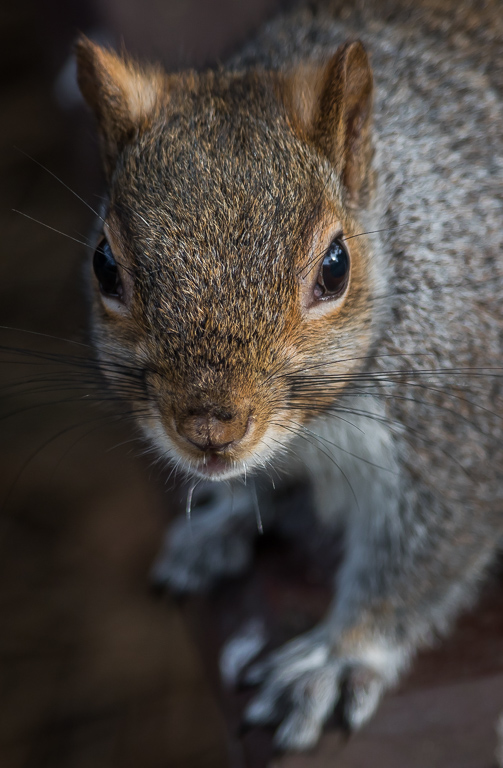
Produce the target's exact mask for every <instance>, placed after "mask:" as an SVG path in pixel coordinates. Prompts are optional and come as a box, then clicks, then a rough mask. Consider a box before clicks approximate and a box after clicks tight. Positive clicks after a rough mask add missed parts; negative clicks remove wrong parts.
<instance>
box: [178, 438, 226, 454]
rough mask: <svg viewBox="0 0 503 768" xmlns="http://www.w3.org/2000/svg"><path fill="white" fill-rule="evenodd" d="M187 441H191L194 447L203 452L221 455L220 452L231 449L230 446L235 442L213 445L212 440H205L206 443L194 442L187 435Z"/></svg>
mask: <svg viewBox="0 0 503 768" xmlns="http://www.w3.org/2000/svg"><path fill="white" fill-rule="evenodd" d="M184 437H185V439H186V440H188V441H189V443H191V444H192V445H194V446H195V447H196V448H199V450H201V451H211V452H212V453H220V451H223V450H225V449H226V448H228V447H229V445H232V443H233V442H234V440H230V441H229V442H228V443H212V442H211V440H205V441H204V442H203V441H201V442H199V441H196V440H192V438H190V437H188V436H187V435H184Z"/></svg>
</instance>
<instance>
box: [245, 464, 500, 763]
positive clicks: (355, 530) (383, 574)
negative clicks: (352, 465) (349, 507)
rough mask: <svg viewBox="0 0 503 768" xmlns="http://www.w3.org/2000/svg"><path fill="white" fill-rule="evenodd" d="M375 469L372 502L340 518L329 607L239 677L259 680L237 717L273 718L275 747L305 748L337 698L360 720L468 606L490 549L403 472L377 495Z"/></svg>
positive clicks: (351, 721) (483, 537)
mask: <svg viewBox="0 0 503 768" xmlns="http://www.w3.org/2000/svg"><path fill="white" fill-rule="evenodd" d="M377 477H378V476H377V474H376V476H375V478H374V480H375V482H376V485H375V486H374V490H375V495H374V498H375V501H376V507H375V508H373V509H372V507H371V506H368V507H367V508H362V507H361V506H360V509H359V510H354V514H352V515H350V516H349V517H348V522H347V528H346V557H345V561H344V563H343V565H342V568H341V572H340V575H339V578H338V583H337V594H336V599H335V600H334V603H333V605H332V607H331V609H330V611H329V614H328V616H327V617H326V619H325V620H324V621H323V623H322V624H321V625H320V626H318V627H316V628H315V629H314V630H312V631H311V632H309V633H307V634H306V635H304V636H302V637H300V638H297V639H295V640H293V641H291V642H290V643H288V644H287V645H285V646H283V647H282V648H280V649H278V650H277V651H275V652H273V653H271V654H270V655H269V656H267V657H266V658H265V659H264V660H262V661H259V662H256V663H255V664H253V665H252V666H251V667H250V668H249V669H248V672H247V674H246V676H245V678H244V681H245V682H246V683H249V684H252V685H260V691H259V693H258V694H257V695H256V697H255V698H254V699H252V701H251V703H250V704H249V705H248V709H247V711H246V712H245V720H246V721H247V722H248V723H250V724H256V725H263V724H279V728H278V730H277V731H276V735H275V742H276V745H277V746H278V747H279V748H281V749H288V750H292V749H293V750H305V749H309V748H311V747H313V746H314V745H315V744H316V742H317V740H318V739H319V736H320V734H321V731H322V728H323V725H324V723H325V722H326V720H327V719H328V718H329V717H330V715H331V713H332V711H333V709H334V706H335V704H336V703H338V702H340V710H341V712H342V716H343V720H344V722H345V725H346V726H347V727H349V728H350V729H357V728H359V727H360V726H361V725H363V724H364V723H365V722H366V721H367V720H368V719H369V718H370V716H371V715H372V714H373V712H374V711H375V709H376V707H377V705H378V703H379V701H380V699H381V697H382V695H383V693H384V692H385V690H386V689H387V688H389V687H390V686H392V685H393V684H395V682H396V681H397V680H398V678H399V675H400V673H401V672H402V671H403V670H404V669H405V668H406V667H407V666H408V663H409V661H410V659H411V656H412V655H413V654H414V652H415V651H416V649H417V648H418V647H420V646H421V645H424V644H426V643H427V642H428V640H430V639H431V636H432V635H433V634H434V633H435V632H439V631H440V632H441V631H444V630H445V629H446V628H447V627H448V625H449V623H450V621H451V620H452V618H453V617H454V616H455V615H456V613H457V612H458V611H459V609H460V608H461V607H462V606H463V605H466V603H467V602H468V599H469V597H471V595H473V592H474V591H475V587H476V585H477V582H478V581H479V577H480V575H481V573H482V571H483V569H484V568H485V567H486V566H487V564H488V562H489V560H490V558H491V555H492V552H493V550H494V537H492V539H491V541H489V538H491V537H489V536H488V535H487V531H486V532H485V534H484V533H483V532H479V530H478V528H477V523H476V522H474V523H473V526H472V530H471V531H470V534H471V535H470V536H467V532H468V531H467V519H466V516H465V515H458V516H454V518H453V516H452V515H449V512H448V510H445V509H443V507H442V506H441V503H440V502H436V501H435V500H434V499H433V498H432V496H431V495H430V494H428V493H426V492H422V493H421V492H420V491H418V490H416V489H414V486H413V485H412V482H410V483H407V481H405V480H403V482H401V483H400V487H399V486H398V485H397V488H396V493H395V495H393V493H392V492H391V486H390V485H389V484H388V486H387V491H386V495H385V494H382V493H381V492H380V489H379V487H378V485H377ZM404 485H405V486H406V487H404ZM386 496H387V504H384V501H385V498H386ZM461 518H463V519H461ZM456 521H458V522H456ZM458 526H459V530H457V528H458ZM468 526H469V524H468ZM479 527H480V526H479Z"/></svg>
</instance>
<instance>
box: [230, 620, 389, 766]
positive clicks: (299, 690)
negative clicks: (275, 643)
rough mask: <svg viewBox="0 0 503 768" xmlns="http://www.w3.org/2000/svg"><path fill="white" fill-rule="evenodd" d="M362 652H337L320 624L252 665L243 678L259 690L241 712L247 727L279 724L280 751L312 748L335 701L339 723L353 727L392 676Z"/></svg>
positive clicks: (365, 716)
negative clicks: (338, 708)
mask: <svg viewBox="0 0 503 768" xmlns="http://www.w3.org/2000/svg"><path fill="white" fill-rule="evenodd" d="M366 656H371V654H365V653H362V652H358V653H355V655H354V656H353V655H352V654H344V653H339V654H338V653H337V652H336V651H334V648H333V646H331V644H330V643H329V641H328V633H327V632H326V631H325V630H324V629H322V628H316V629H315V630H313V631H312V632H310V633H308V634H307V635H304V636H303V637H301V638H298V639H296V640H294V641H292V642H290V643H288V644H287V645H285V646H284V647H283V648H281V649H279V650H278V651H275V652H273V653H271V654H270V655H269V656H268V657H267V658H266V659H265V660H264V661H262V662H258V663H256V664H254V665H253V666H252V667H251V668H250V669H249V670H248V672H247V674H246V676H245V682H247V683H249V684H252V685H256V684H260V686H261V689H260V692H259V693H258V694H257V695H256V696H255V698H253V699H252V701H251V702H250V704H249V705H248V708H247V710H246V712H245V721H246V722H247V723H249V724H252V725H268V724H279V727H278V729H277V731H276V734H275V737H274V741H275V745H276V747H278V748H279V749H282V750H298V751H299V750H306V749H310V748H312V747H314V746H315V744H316V743H317V741H318V739H319V737H320V735H321V732H322V729H323V726H324V724H325V722H326V721H327V720H328V718H329V717H330V715H331V714H332V712H333V710H334V707H335V705H336V704H337V703H339V704H340V709H341V713H342V720H343V724H344V726H345V727H346V728H348V729H349V730H356V729H357V728H359V727H360V726H361V725H363V724H364V723H365V722H366V721H367V720H368V719H369V718H370V717H371V715H372V714H373V713H374V711H375V709H376V707H377V705H378V703H379V700H380V698H381V696H382V694H383V692H384V691H385V690H386V688H387V687H388V685H389V684H390V682H391V681H392V677H391V676H390V675H389V673H387V672H386V671H384V670H379V669H377V668H376V667H375V666H373V665H372V664H371V663H369V660H368V659H366V658H365V657H366Z"/></svg>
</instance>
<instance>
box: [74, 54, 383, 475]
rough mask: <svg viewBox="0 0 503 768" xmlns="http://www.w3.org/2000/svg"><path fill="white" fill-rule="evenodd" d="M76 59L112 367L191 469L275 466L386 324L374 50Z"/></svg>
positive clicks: (165, 444)
mask: <svg viewBox="0 0 503 768" xmlns="http://www.w3.org/2000/svg"><path fill="white" fill-rule="evenodd" d="M77 58H78V67H79V83H80V87H81V89H82V92H83V94H84V96H85V98H86V100H87V101H88V103H89V104H90V105H91V106H92V108H93V109H94V111H95V113H96V115H97V118H98V123H99V128H100V133H101V137H102V147H103V154H104V161H105V169H106V173H107V177H108V184H109V204H108V208H107V211H106V214H105V215H104V229H103V239H102V240H101V242H100V244H99V246H98V249H97V252H96V254H95V257H94V272H95V275H94V283H95V288H96V293H95V302H94V313H93V327H94V336H95V341H96V345H97V349H98V352H99V356H100V359H101V360H102V362H103V370H104V373H105V374H106V375H107V376H108V377H109V379H110V380H111V382H112V386H115V389H116V391H117V393H118V394H122V395H124V396H125V397H126V398H127V399H128V400H129V401H130V402H131V404H132V407H133V410H134V411H135V413H136V416H137V419H138V420H139V422H140V424H141V425H142V427H143V429H144V430H145V432H146V433H147V434H148V435H149V437H150V438H151V439H152V440H153V441H154V443H155V444H156V445H157V446H158V447H159V449H160V450H161V452H162V453H163V454H165V455H168V456H169V457H171V458H173V459H174V460H175V461H177V462H178V463H180V464H181V465H182V466H183V467H184V468H185V469H187V470H188V471H190V472H192V473H195V474H198V475H202V476H205V477H210V478H214V479H223V478H225V477H231V476H233V475H236V474H240V473H242V472H243V471H246V469H249V468H252V467H254V466H259V465H263V464H264V463H265V462H266V461H267V460H268V459H269V458H270V457H272V455H274V454H278V453H281V451H282V450H284V449H285V448H286V447H287V445H288V443H289V442H290V441H291V439H292V438H293V436H294V435H295V434H296V433H298V432H299V430H300V429H301V428H302V426H303V425H305V424H306V423H307V422H308V421H309V420H310V419H312V418H313V417H315V416H317V415H319V414H320V413H321V412H323V411H324V410H326V409H329V407H330V405H331V403H333V401H334V399H336V398H337V396H338V395H339V394H340V392H341V391H342V390H343V388H344V384H345V381H347V380H348V377H349V376H350V375H351V373H352V372H354V370H355V369H357V368H358V367H361V359H362V358H363V357H364V356H365V355H366V354H367V351H368V348H369V345H370V343H371V340H372V333H373V321H374V314H375V313H374V310H373V298H374V296H375V294H376V291H377V288H378V285H379V275H378V271H379V268H378V267H376V264H375V260H374V257H373V255H372V254H371V252H370V251H371V248H370V243H369V241H368V239H367V238H366V236H365V235H361V234H360V233H361V232H362V225H361V224H360V223H359V209H360V208H361V207H362V205H363V203H362V200H364V198H365V196H367V195H368V187H369V178H370V156H371V142H370V112H371V94H372V77H371V73H370V68H369V65H368V61H367V56H366V54H365V51H364V49H363V47H362V46H361V44H360V43H353V44H351V45H346V46H343V47H342V48H341V49H339V50H338V51H337V52H336V54H335V55H334V56H333V58H332V59H331V60H330V61H329V62H328V64H325V65H323V66H314V65H312V64H306V65H300V66H299V67H297V69H296V70H295V71H293V72H288V73H277V72H260V71H253V72H243V73H240V72H222V73H218V72H207V73H204V74H200V75H198V74H195V73H192V72H189V73H185V74H181V75H165V74H162V73H161V72H160V71H159V70H157V69H150V70H142V69H139V68H138V67H137V66H136V65H134V64H133V63H132V62H131V61H128V60H123V59H121V58H119V57H117V56H116V55H115V54H113V53H111V52H109V51H106V50H104V49H102V48H99V47H98V46H95V45H94V44H92V43H91V42H89V41H88V40H85V39H83V40H81V41H80V42H79V44H78V46H77ZM357 235H358V236H357ZM133 378H134V384H132V383H131V381H132V379H133Z"/></svg>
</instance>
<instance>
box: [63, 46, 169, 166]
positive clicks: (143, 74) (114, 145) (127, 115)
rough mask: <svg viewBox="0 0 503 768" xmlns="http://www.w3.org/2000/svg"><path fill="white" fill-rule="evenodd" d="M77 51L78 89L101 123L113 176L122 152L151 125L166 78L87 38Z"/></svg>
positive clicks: (106, 153) (105, 153)
mask: <svg viewBox="0 0 503 768" xmlns="http://www.w3.org/2000/svg"><path fill="white" fill-rule="evenodd" d="M75 51H76V56H77V80H78V83H79V88H80V90H81V92H82V95H83V96H84V99H85V100H86V102H87V103H88V105H89V106H90V107H91V109H92V110H93V112H94V114H95V116H96V118H97V120H98V126H99V130H100V134H101V139H102V146H103V153H104V159H105V169H106V171H107V173H108V174H110V173H111V172H112V171H113V168H114V166H115V162H116V159H117V155H118V154H119V152H120V151H121V149H122V148H123V147H124V146H125V145H126V144H127V143H128V142H130V141H132V140H133V139H134V137H135V136H137V135H138V133H140V132H141V131H142V130H144V129H145V128H146V127H148V125H149V124H150V122H151V120H152V118H153V116H154V114H155V111H156V107H157V106H158V104H159V102H160V101H161V98H162V96H163V95H164V94H165V93H166V91H167V87H166V79H167V78H166V76H165V75H163V73H162V72H161V70H160V69H157V68H156V67H149V68H148V69H143V68H141V67H139V66H138V65H137V64H136V63H134V62H133V61H132V60H131V59H128V58H124V57H121V56H118V55H117V54H116V53H115V52H114V51H111V50H107V49H106V48H102V47H101V46H99V45H96V43H93V42H92V41H91V40H89V39H88V38H86V37H81V38H80V39H79V40H78V41H77V44H76V46H75Z"/></svg>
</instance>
